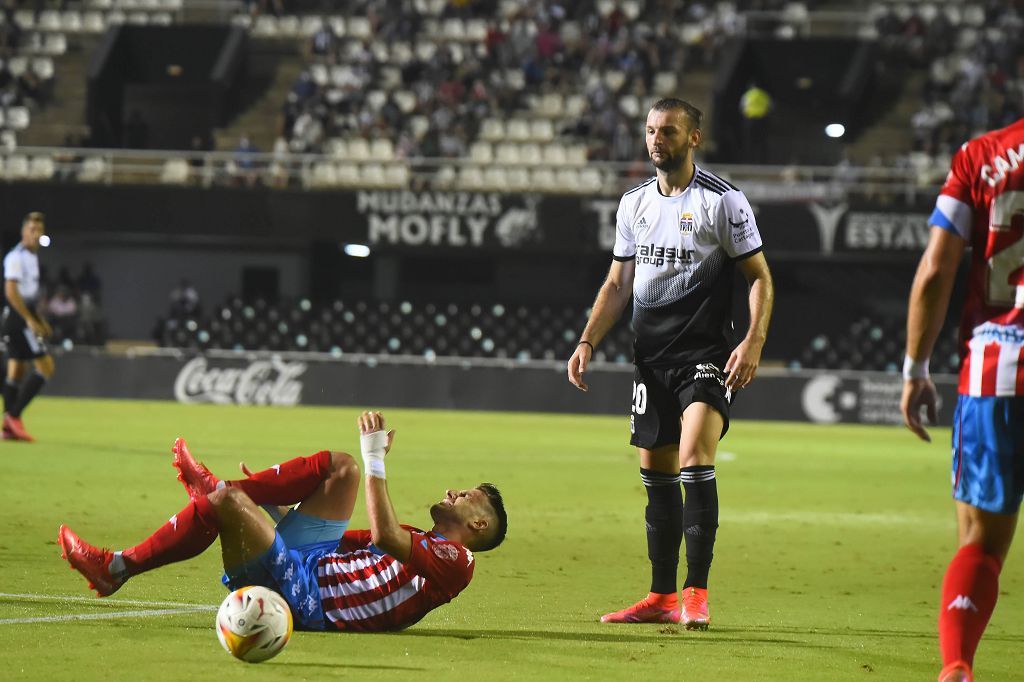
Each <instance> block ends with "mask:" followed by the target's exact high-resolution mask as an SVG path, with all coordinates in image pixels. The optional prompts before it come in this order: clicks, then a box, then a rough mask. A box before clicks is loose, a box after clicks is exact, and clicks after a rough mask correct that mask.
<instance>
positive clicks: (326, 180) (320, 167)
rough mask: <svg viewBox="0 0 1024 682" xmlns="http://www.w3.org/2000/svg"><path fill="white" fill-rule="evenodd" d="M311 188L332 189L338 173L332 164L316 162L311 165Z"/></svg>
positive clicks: (336, 182)
mask: <svg viewBox="0 0 1024 682" xmlns="http://www.w3.org/2000/svg"><path fill="white" fill-rule="evenodd" d="M311 184H312V186H313V187H333V186H334V185H337V184H338V173H337V170H335V167H334V164H333V163H330V162H329V161H317V162H316V163H314V164H313V172H312V178H311Z"/></svg>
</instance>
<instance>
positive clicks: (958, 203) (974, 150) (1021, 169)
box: [930, 119, 1024, 396]
mask: <svg viewBox="0 0 1024 682" xmlns="http://www.w3.org/2000/svg"><path fill="white" fill-rule="evenodd" d="M930 222H931V223H932V224H933V225H937V226H938V227H942V228H945V229H947V230H949V231H950V232H953V233H955V234H958V235H960V236H961V237H963V239H965V240H966V241H967V243H968V244H969V245H970V246H971V247H973V248H972V252H971V267H970V272H969V274H968V283H967V296H966V299H965V301H964V309H963V315H962V317H961V324H960V343H961V347H960V357H961V361H960V385H959V392H960V393H961V394H963V395H970V396H1021V395H1024V119H1021V120H1019V121H1017V122H1016V123H1014V124H1013V125H1010V126H1008V127H1006V128H1003V129H1001V130H995V131H992V132H990V133H986V134H985V135H982V136H981V137H978V138H976V139H974V140H971V141H970V142H968V143H966V144H965V145H964V146H963V147H961V148H960V151H958V152H957V154H956V156H954V157H953V164H952V168H951V169H950V172H949V176H948V177H947V178H946V183H945V185H943V187H942V191H941V193H940V195H939V198H938V200H937V201H936V207H935V212H934V213H932V217H931V221H930Z"/></svg>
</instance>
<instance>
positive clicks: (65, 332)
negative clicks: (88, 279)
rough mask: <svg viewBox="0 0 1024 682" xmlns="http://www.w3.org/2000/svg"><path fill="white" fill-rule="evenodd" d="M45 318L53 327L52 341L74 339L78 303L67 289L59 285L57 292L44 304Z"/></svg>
mask: <svg viewBox="0 0 1024 682" xmlns="http://www.w3.org/2000/svg"><path fill="white" fill-rule="evenodd" d="M46 317H47V318H48V319H49V320H50V323H51V326H52V327H53V340H54V341H56V342H58V343H59V342H61V341H64V340H65V339H70V338H73V337H74V334H75V327H76V326H77V323H78V303H77V302H75V299H74V297H73V296H72V295H71V291H70V290H69V289H68V287H66V286H64V285H63V284H62V285H59V286H58V287H57V292H56V293H55V294H54V295H53V296H52V297H50V300H49V301H47V303H46Z"/></svg>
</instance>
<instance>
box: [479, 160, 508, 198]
mask: <svg viewBox="0 0 1024 682" xmlns="http://www.w3.org/2000/svg"><path fill="white" fill-rule="evenodd" d="M483 189H484V190H488V191H491V192H507V191H508V172H507V171H506V170H505V168H504V167H502V166H489V167H488V168H486V169H485V170H484V177H483Z"/></svg>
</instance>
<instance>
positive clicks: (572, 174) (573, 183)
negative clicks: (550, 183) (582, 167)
mask: <svg viewBox="0 0 1024 682" xmlns="http://www.w3.org/2000/svg"><path fill="white" fill-rule="evenodd" d="M555 183H556V184H557V186H558V189H559V191H561V192H570V193H573V194H576V193H579V192H581V191H582V187H581V184H580V174H579V171H577V170H576V169H575V168H559V169H558V170H556V171H555Z"/></svg>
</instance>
